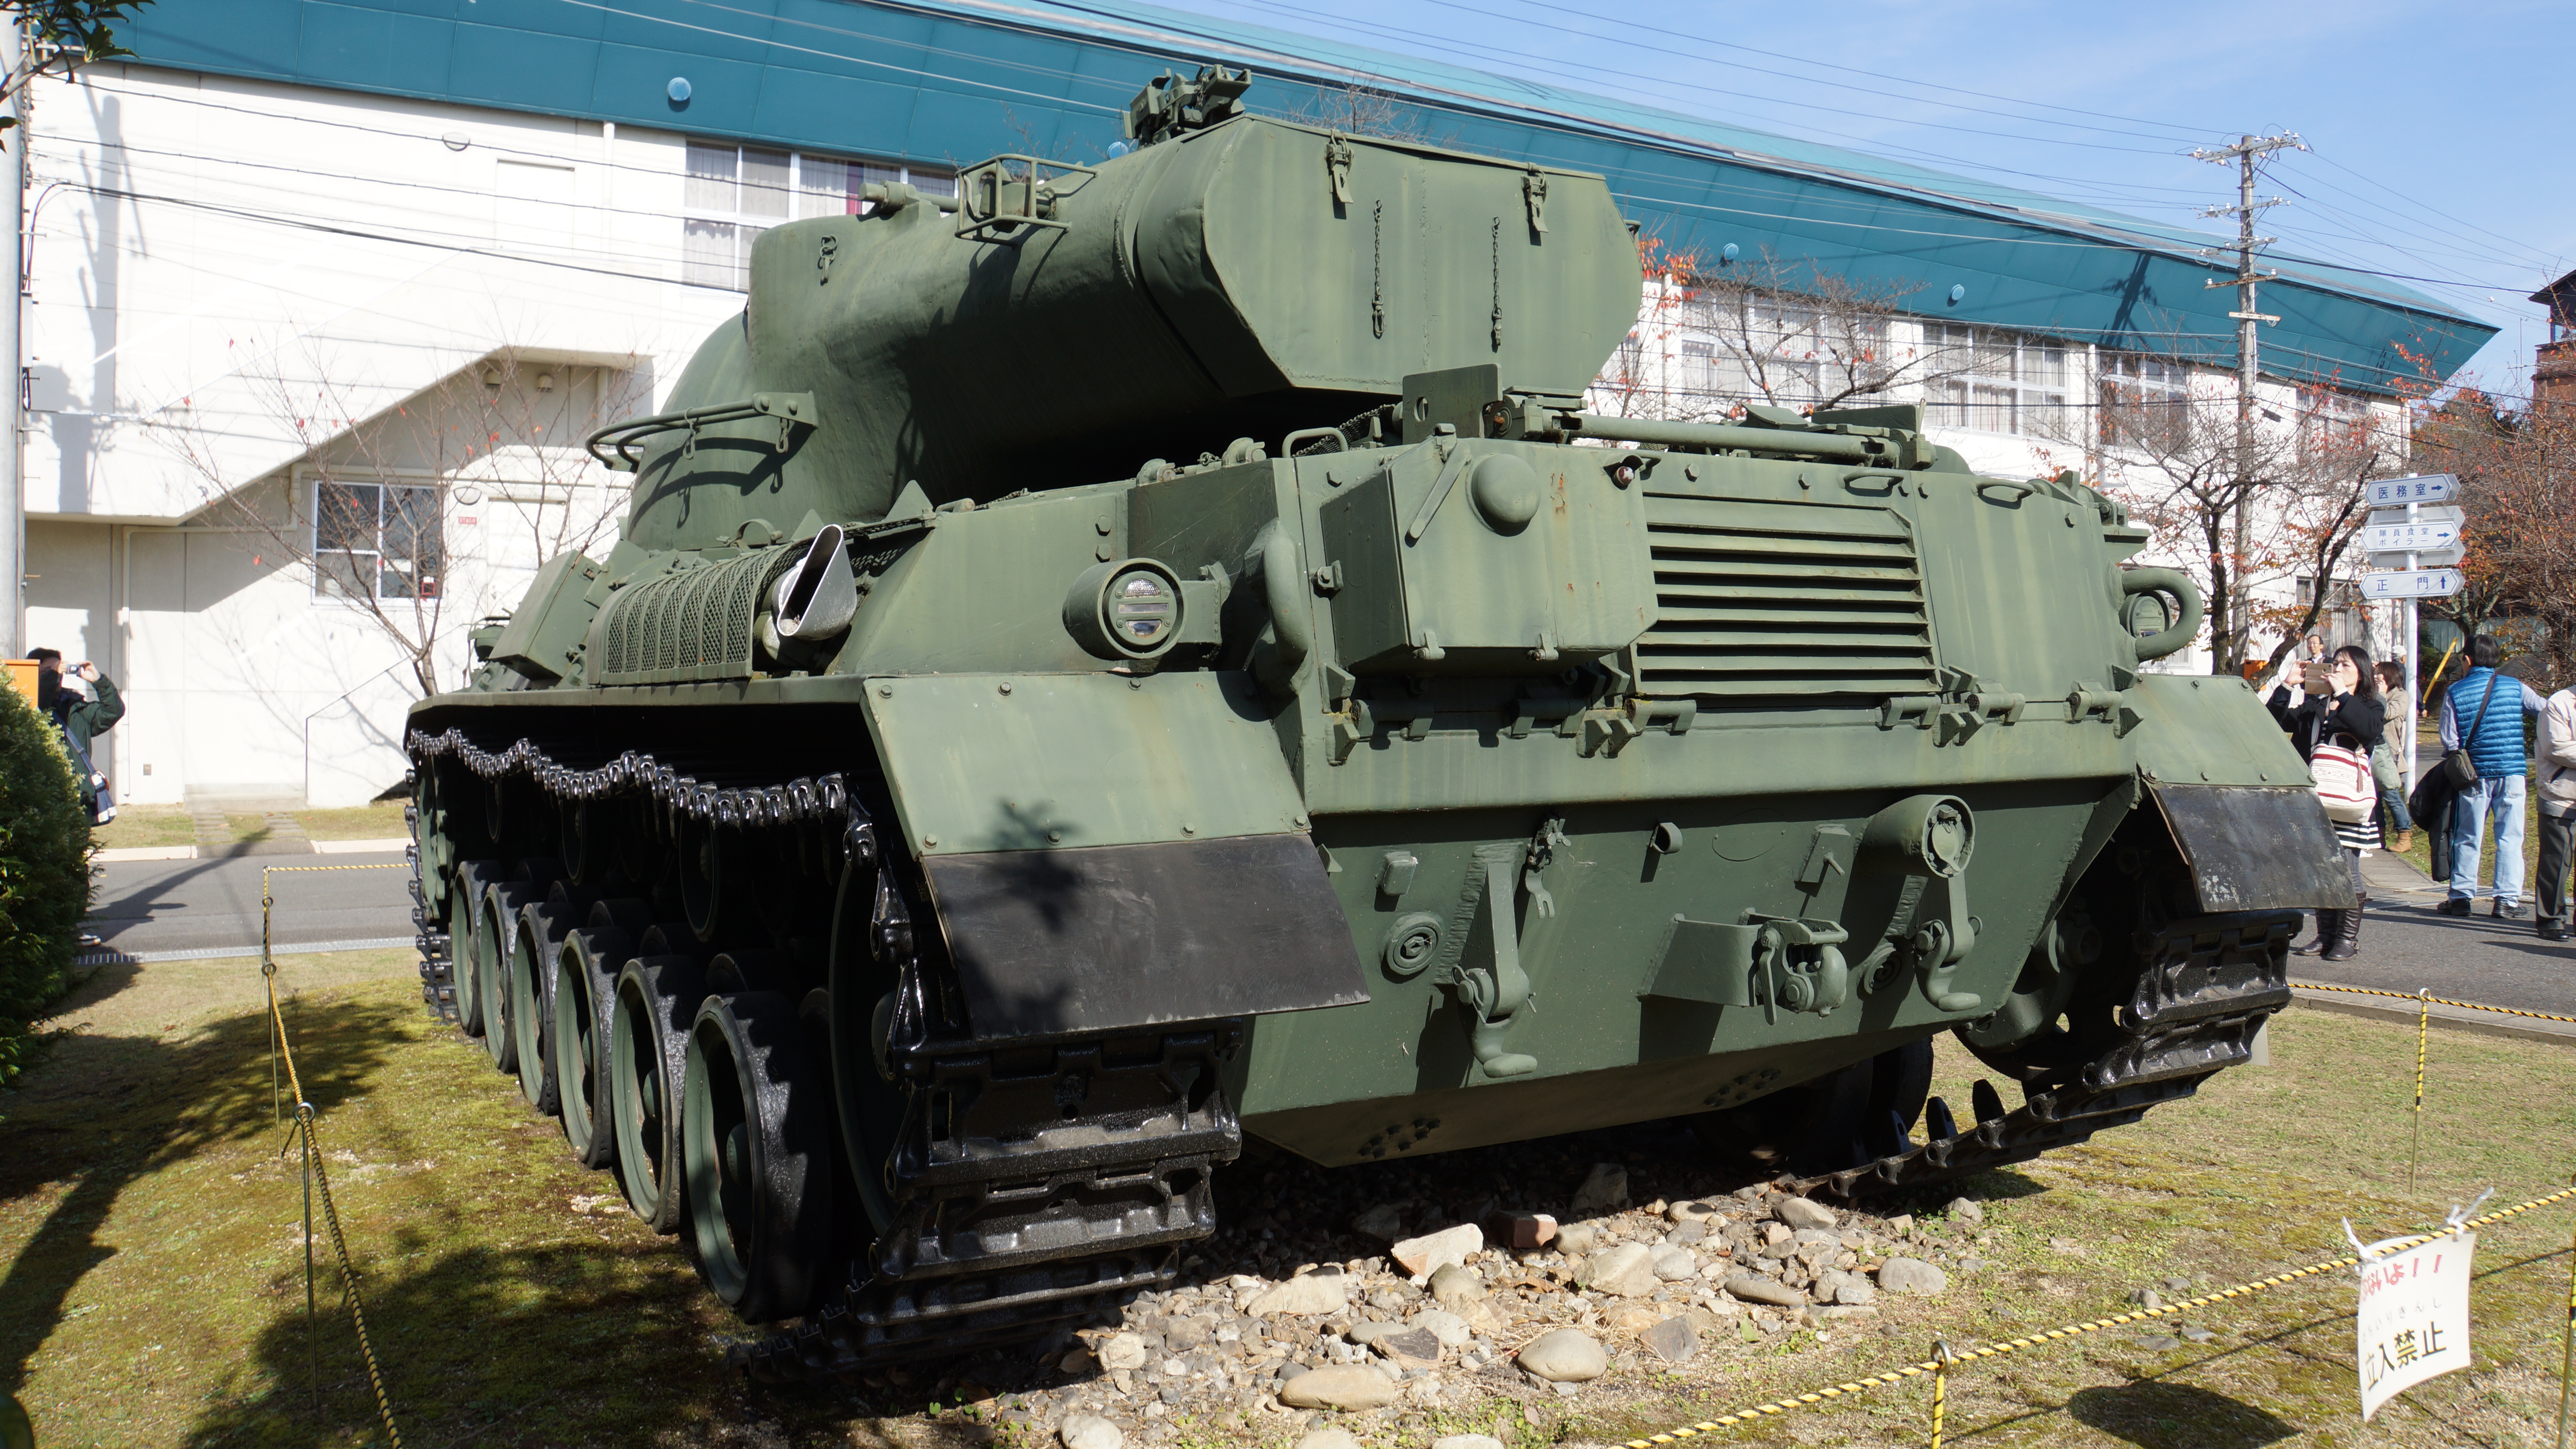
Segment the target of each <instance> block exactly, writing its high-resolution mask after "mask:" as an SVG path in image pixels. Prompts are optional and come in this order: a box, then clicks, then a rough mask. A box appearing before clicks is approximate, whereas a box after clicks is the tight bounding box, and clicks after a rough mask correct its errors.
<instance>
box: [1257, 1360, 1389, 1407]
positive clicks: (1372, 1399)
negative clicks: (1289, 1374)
mask: <svg viewBox="0 0 2576 1449" xmlns="http://www.w3.org/2000/svg"><path fill="white" fill-rule="evenodd" d="M1399 1392H1401V1390H1400V1389H1399V1387H1398V1385H1397V1384H1396V1382H1395V1380H1393V1379H1390V1378H1388V1377H1387V1376H1386V1375H1384V1374H1382V1373H1379V1372H1378V1371H1377V1370H1376V1369H1373V1368H1367V1367H1363V1366H1360V1365H1356V1364H1333V1365H1330V1366H1328V1367H1325V1368H1319V1369H1314V1370H1311V1371H1310V1372H1307V1373H1302V1374H1299V1375H1297V1377H1295V1378H1293V1379H1290V1380H1289V1381H1288V1382H1286V1383H1285V1384H1282V1385H1280V1387H1279V1402H1281V1403H1283V1404H1286V1405H1287V1406H1288V1407H1289V1408H1292V1409H1383V1408H1385V1407H1386V1406H1387V1405H1389V1404H1392V1403H1394V1402H1395V1399H1396V1395H1397V1394H1398V1393H1399Z"/></svg>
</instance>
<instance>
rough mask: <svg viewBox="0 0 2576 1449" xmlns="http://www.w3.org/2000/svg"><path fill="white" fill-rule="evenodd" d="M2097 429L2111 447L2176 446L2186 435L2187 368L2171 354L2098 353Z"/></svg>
mask: <svg viewBox="0 0 2576 1449" xmlns="http://www.w3.org/2000/svg"><path fill="white" fill-rule="evenodd" d="M2100 393H2101V403H2102V406H2101V408H2100V410H2099V411H2098V412H2097V413H2096V414H2095V419H2094V421H2095V424H2096V429H2095V431H2096V433H2097V434H2098V436H2099V438H2100V440H2101V442H2102V443H2103V444H2104V445H2106V446H2110V447H2119V446H2122V445H2129V446H2135V447H2142V448H2147V449H2150V450H2152V451H2155V452H2159V453H2172V452H2176V451H2179V450H2180V449H2181V448H2182V447H2183V446H2184V445H2185V444H2186V443H2187V442H2188V441H2189V439H2190V437H2191V424H2192V415H2191V403H2192V399H2191V370H2190V368H2189V367H2188V366H2187V365H2185V364H2183V363H2180V362H2176V361H2174V360H2172V359H2171V358H2164V357H2150V356H2147V355H2146V354H2144V353H2137V352H2106V353H2104V354H2102V377H2101V383H2100Z"/></svg>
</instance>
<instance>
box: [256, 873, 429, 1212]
mask: <svg viewBox="0 0 2576 1449" xmlns="http://www.w3.org/2000/svg"><path fill="white" fill-rule="evenodd" d="M409 869H411V862H409V861H397V860H387V861H376V862H373V863H371V864H367V865H271V866H263V867H261V868H260V872H259V974H260V975H262V976H265V977H267V978H268V1005H269V1018H270V1020H269V1025H268V1119H269V1121H270V1122H272V1123H275V1122H283V1121H285V1120H286V1110H285V1107H284V1105H283V1104H282V1103H281V1102H280V1101H279V1100H278V1095H277V1089H278V1080H277V1055H278V1050H279V1048H280V1047H281V1046H282V1045H283V1044H284V1042H285V1039H286V1020H285V1018H283V1017H281V1016H279V1015H278V1014H277V951H276V949H275V947H274V946H273V945H272V944H271V943H270V941H269V921H270V918H271V917H272V916H274V915H275V914H276V910H277V896H276V895H275V893H274V892H272V891H271V890H270V889H269V884H268V878H269V877H270V876H273V875H309V874H311V873H313V872H316V871H325V870H409ZM308 1216H309V1214H308Z"/></svg>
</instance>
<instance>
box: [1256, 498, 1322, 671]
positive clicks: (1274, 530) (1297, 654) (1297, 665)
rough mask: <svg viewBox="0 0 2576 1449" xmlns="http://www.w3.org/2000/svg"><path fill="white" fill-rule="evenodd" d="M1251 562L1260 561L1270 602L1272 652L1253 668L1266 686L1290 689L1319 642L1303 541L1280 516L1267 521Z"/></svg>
mask: <svg viewBox="0 0 2576 1449" xmlns="http://www.w3.org/2000/svg"><path fill="white" fill-rule="evenodd" d="M1245 562H1246V563H1256V562H1257V563H1258V564H1259V565H1260V567H1261V587H1262V596H1263V598H1264V600H1265V601H1267V602H1268V604H1269V605H1270V629H1271V638H1272V646H1271V653H1270V655H1269V657H1268V658H1267V659H1258V658H1256V659H1255V660H1254V662H1253V666H1252V672H1253V675H1254V677H1255V678H1257V679H1259V680H1260V682H1261V685H1262V688H1263V689H1265V690H1267V691H1269V692H1270V693H1272V694H1286V693H1289V692H1291V691H1292V690H1294V689H1295V688H1296V687H1297V673H1298V671H1299V670H1301V669H1304V668H1305V667H1306V656H1307V655H1308V654H1309V653H1311V652H1313V650H1314V647H1315V632H1314V624H1313V622H1312V621H1311V620H1309V619H1308V618H1307V616H1306V608H1307V600H1308V597H1309V594H1308V590H1309V588H1310V587H1311V586H1310V585H1309V583H1308V582H1307V578H1306V574H1305V572H1304V570H1303V569H1301V568H1300V567H1299V565H1298V550H1297V540H1296V538H1295V537H1294V536H1292V535H1291V534H1290V533H1289V532H1288V530H1287V529H1286V528H1284V527H1282V526H1281V524H1280V522H1279V520H1278V519H1275V518H1274V519H1272V520H1270V521H1269V522H1268V523H1265V524H1263V525H1261V532H1260V533H1259V534H1258V535H1256V536H1255V537H1254V539H1253V541H1252V550H1251V553H1250V556H1249V557H1248V558H1246V560H1245Z"/></svg>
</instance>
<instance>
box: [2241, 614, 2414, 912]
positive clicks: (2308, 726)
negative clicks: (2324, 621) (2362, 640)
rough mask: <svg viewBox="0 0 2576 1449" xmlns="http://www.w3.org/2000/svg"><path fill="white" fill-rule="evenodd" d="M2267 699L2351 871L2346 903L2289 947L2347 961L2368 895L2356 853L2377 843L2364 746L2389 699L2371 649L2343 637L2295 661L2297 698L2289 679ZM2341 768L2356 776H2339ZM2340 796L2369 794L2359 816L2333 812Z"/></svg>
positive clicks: (2380, 725)
mask: <svg viewBox="0 0 2576 1449" xmlns="http://www.w3.org/2000/svg"><path fill="white" fill-rule="evenodd" d="M2270 703H2271V706H2272V718H2274V719H2276V720H2279V721H2280V722H2281V728H2283V729H2285V730H2287V731H2289V733H2290V742H2291V743H2292V744H2294V745H2296V746H2298V750H2299V758H2300V759H2302V760H2305V761H2307V762H2308V764H2309V766H2310V768H2311V769H2313V770H2315V771H2317V772H2318V795H2319V798H2320V799H2322V800H2323V801H2324V802H2325V803H2326V806H2327V816H2328V818H2329V819H2331V820H2332V821H2333V824H2334V831H2335V838H2336V839H2337V840H2339V841H2341V842H2342V844H2343V855H2344V863H2345V864H2346V865H2347V866H2348V867H2349V868H2350V869H2351V871H2352V896H2353V905H2352V909H2350V910H2343V911H2319V912H2317V937H2316V939H2315V940H2313V941H2310V942H2308V943H2307V944H2305V945H2301V946H2293V947H2291V948H2290V949H2291V950H2292V951H2294V952H2296V953H2298V954H2299V955H2302V956H2313V955H2317V954H2318V953H2320V952H2322V953H2323V954H2324V959H2326V960H2328V961H2349V960H2351V959H2352V958H2353V957H2355V956H2358V955H2360V954H2361V908H2362V907H2364V906H2366V905H2368V904H2369V903H2370V892H2369V890H2368V888H2367V887H2365V886H2364V885H2363V884H2362V880H2361V855H2362V852H2363V851H2366V850H2377V849H2378V848H2379V826H2378V824H2377V822H2376V821H2375V820H2374V819H2373V818H2372V815H2371V813H2370V807H2371V806H2373V805H2376V803H2377V796H2378V793H2379V792H2378V787H2377V783H2376V781H2374V780H2373V779H2372V778H2371V770H2370V749H2371V746H2372V745H2373V744H2375V743H2377V742H2378V740H2379V738H2380V734H2381V732H2382V731H2383V730H2384V729H2386V727H2387V724H2388V706H2387V701H2386V700H2385V699H2384V698H2383V697H2382V696H2381V695H2380V692H2379V675H2378V672H2377V671H2376V670H2374V669H2373V668H2372V667H2371V660H2370V654H2369V652H2368V651H2366V650H2364V649H2362V648H2361V647H2360V646H2359V645H2356V644H2346V645H2345V646H2343V647H2342V648H2340V649H2337V650H2336V651H2335V652H2334V653H2333V654H2331V655H2328V656H2327V657H2325V658H2323V659H2311V660H2309V661H2308V662H2307V663H2306V664H2305V665H2304V666H2302V667H2301V669H2300V675H2299V688H2298V694H2297V698H2296V699H2295V700H2294V699H2293V696H2292V693H2291V689H2290V686H2289V685H2287V684H2284V685H2282V686H2281V687H2280V688H2278V689H2275V690H2273V691H2272V698H2271V701H2270ZM2321 751H2322V752H2324V753H2325V758H2324V759H2322V760H2321V759H2319V758H2318V756H2319V752H2321ZM2345 774H2353V775H2355V776H2356V778H2355V779H2353V780H2350V781H2347V780H2344V779H2343V778H2342V776H2343V775H2345ZM2346 796H2352V797H2356V798H2358V799H2360V800H2362V801H2365V802H2367V803H2365V804H2363V805H2362V807H2361V809H2360V812H2359V816H2358V818H2357V819H2352V820H2346V819H2341V818H2337V811H2336V808H2335V807H2336V805H2337V804H2338V802H2339V801H2342V800H2343V799H2344V798H2345V797H2346ZM2345 813H2352V812H2351V811H2350V810H2348V809H2347V810H2346V812H2345Z"/></svg>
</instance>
